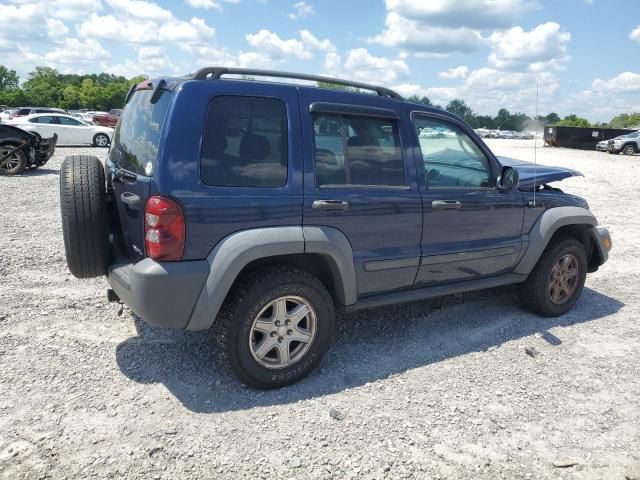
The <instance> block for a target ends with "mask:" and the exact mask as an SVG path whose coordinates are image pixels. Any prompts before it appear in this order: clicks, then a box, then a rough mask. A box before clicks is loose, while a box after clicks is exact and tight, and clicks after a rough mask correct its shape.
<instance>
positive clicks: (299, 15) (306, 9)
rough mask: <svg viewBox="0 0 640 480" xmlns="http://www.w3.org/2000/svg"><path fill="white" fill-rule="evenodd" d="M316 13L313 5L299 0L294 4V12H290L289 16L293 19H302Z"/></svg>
mask: <svg viewBox="0 0 640 480" xmlns="http://www.w3.org/2000/svg"><path fill="white" fill-rule="evenodd" d="M315 13H316V12H315V11H314V9H313V5H309V4H308V3H307V2H297V3H294V4H293V12H292V13H290V14H289V18H290V19H291V20H301V19H303V18H307V17H310V16H311V15H313V14H315Z"/></svg>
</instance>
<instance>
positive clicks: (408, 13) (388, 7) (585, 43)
mask: <svg viewBox="0 0 640 480" xmlns="http://www.w3.org/2000/svg"><path fill="white" fill-rule="evenodd" d="M0 19H3V22H2V23H3V28H2V30H0V63H2V64H5V65H6V66H8V67H10V68H12V69H15V70H17V71H18V73H19V74H20V75H21V77H22V78H23V79H25V78H26V76H27V74H28V72H29V71H31V70H32V69H33V67H34V66H35V65H48V66H52V67H54V68H56V69H58V70H59V71H62V72H68V73H92V72H101V71H108V72H113V73H116V74H120V75H125V76H127V77H132V76H134V75H137V74H148V75H162V74H169V75H172V74H184V73H187V72H190V71H193V70H195V69H196V68H197V67H199V66H203V65H227V66H246V67H254V68H273V69H283V70H293V71H300V72H305V73H318V74H329V75H334V76H342V77H347V78H353V79H356V80H361V81H367V82H373V83H381V84H384V85H386V86H389V87H392V88H395V89H397V90H398V91H400V92H401V93H402V94H404V95H412V94H418V95H427V96H428V97H429V98H431V99H432V100H433V101H434V102H436V103H439V104H442V105H445V104H446V103H448V101H450V100H451V99H452V98H463V99H465V100H466V101H467V103H468V104H469V105H470V106H471V107H472V108H473V109H474V110H476V111H477V112H479V113H483V114H495V113H496V112H497V110H498V109H499V108H501V107H507V108H509V109H510V110H512V111H522V112H525V113H527V114H530V115H532V114H533V113H534V108H535V106H534V100H535V88H536V83H538V84H539V85H540V91H541V96H540V97H541V98H540V110H541V112H542V113H547V112H550V111H556V112H558V113H559V114H560V115H566V114H569V113H577V114H579V115H584V116H587V117H588V118H590V119H592V120H609V119H610V118H611V117H613V116H614V115H616V114H618V113H621V112H625V111H640V62H638V60H639V59H640V1H638V0H562V1H559V0H555V1H550V0H366V1H365V0H349V1H348V0H340V1H338V0H304V1H298V0H292V1H287V0H174V1H166V0H158V1H155V2H153V1H146V0H145V1H143V0H0Z"/></svg>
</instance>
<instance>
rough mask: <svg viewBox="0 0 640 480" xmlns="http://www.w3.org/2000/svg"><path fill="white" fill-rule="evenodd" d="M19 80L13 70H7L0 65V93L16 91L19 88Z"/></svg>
mask: <svg viewBox="0 0 640 480" xmlns="http://www.w3.org/2000/svg"><path fill="white" fill-rule="evenodd" d="M19 84H20V79H19V78H18V74H17V73H16V71H15V70H9V69H8V68H7V67H5V66H4V65H0V92H4V91H7V90H16V89H17V88H18V87H19Z"/></svg>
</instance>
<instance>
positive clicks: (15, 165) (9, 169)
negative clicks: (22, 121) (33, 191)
mask: <svg viewBox="0 0 640 480" xmlns="http://www.w3.org/2000/svg"><path fill="white" fill-rule="evenodd" d="M14 148H16V145H0V158H2V157H4V156H5V155H6V154H7V153H9V152H10V151H11V150H13V149H14ZM26 168H27V156H26V155H25V154H24V151H22V150H18V151H17V152H14V153H13V154H12V155H11V156H10V157H9V158H7V159H5V160H4V161H3V162H2V163H0V175H20V174H21V173H23V172H24V171H25V169H26Z"/></svg>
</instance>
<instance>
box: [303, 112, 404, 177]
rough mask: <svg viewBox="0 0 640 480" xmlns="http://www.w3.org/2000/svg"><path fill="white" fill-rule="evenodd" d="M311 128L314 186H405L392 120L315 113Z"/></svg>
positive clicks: (400, 151)
mask: <svg viewBox="0 0 640 480" xmlns="http://www.w3.org/2000/svg"><path fill="white" fill-rule="evenodd" d="M313 129H314V140H315V155H314V162H315V176H316V185H317V186H319V187H322V186H325V187H327V186H340V185H363V186H367V185H368V186H404V185H405V176H404V164H403V162H402V148H401V146H400V135H399V134H398V126H397V122H396V121H395V120H391V119H385V118H372V117H363V116H350V115H336V114H318V115H316V116H315V117H314V122H313Z"/></svg>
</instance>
